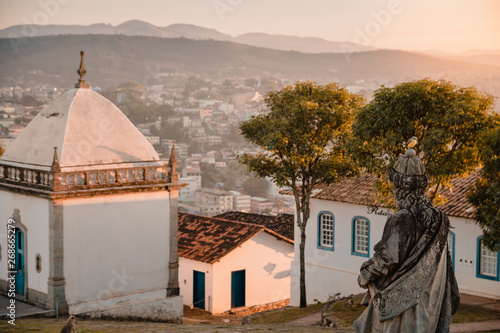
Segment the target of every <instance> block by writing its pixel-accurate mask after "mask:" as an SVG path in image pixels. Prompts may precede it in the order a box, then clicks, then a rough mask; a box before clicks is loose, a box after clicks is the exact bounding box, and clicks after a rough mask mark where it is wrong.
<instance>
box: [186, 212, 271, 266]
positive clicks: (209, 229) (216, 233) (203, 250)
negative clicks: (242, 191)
mask: <svg viewBox="0 0 500 333" xmlns="http://www.w3.org/2000/svg"><path fill="white" fill-rule="evenodd" d="M263 230H264V228H263V227H260V226H257V225H253V224H248V223H239V222H234V221H227V220H223V219H217V218H213V217H208V216H199V215H193V214H188V213H179V246H178V250H179V256H180V257H183V258H187V259H193V260H196V261H202V262H206V263H209V264H212V263H214V262H216V261H218V260H219V259H221V258H222V257H224V256H225V255H226V254H228V253H229V252H231V251H232V250H234V249H235V248H237V247H238V246H239V245H241V244H242V243H244V242H245V241H247V240H248V239H250V238H251V237H252V236H254V235H255V234H257V233H259V232H260V231H263Z"/></svg>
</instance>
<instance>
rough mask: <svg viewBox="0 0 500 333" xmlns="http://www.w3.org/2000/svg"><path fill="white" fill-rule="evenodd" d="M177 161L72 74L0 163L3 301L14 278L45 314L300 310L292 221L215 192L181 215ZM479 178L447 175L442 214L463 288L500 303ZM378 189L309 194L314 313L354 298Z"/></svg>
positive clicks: (354, 183) (173, 315)
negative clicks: (471, 195)
mask: <svg viewBox="0 0 500 333" xmlns="http://www.w3.org/2000/svg"><path fill="white" fill-rule="evenodd" d="M177 158H178V157H177V151H176V146H175V145H172V149H171V153H170V157H169V160H168V161H167V162H166V163H165V162H164V161H162V160H160V158H159V156H158V153H157V152H156V151H155V149H154V148H153V147H152V145H151V144H150V142H148V140H147V139H146V138H145V137H144V136H143V135H142V134H141V132H140V131H139V130H138V129H137V128H136V127H135V126H134V125H133V124H132V123H131V122H130V121H129V120H128V119H127V118H126V117H125V115H124V114H123V113H122V112H121V111H120V110H119V109H118V108H117V107H116V106H115V105H114V104H113V103H111V102H110V101H109V100H107V99H105V98H104V97H103V96H101V95H99V94H98V93H96V92H94V91H93V90H92V89H88V85H86V84H85V81H84V80H83V78H82V77H81V78H80V80H79V83H77V85H76V86H75V89H70V90H68V91H67V92H65V93H64V94H63V95H62V96H60V97H59V98H57V99H55V100H54V101H53V102H51V103H50V104H49V105H48V106H47V107H45V108H44V109H43V110H42V111H41V112H40V113H39V114H38V115H37V116H36V117H35V118H34V119H33V120H32V121H31V122H30V124H29V125H28V126H27V127H26V128H25V129H24V131H23V132H22V133H21V134H20V135H18V136H17V138H16V140H15V141H14V142H12V143H11V144H10V146H9V147H8V148H7V150H6V152H5V153H4V154H3V156H2V157H1V159H0V221H1V222H2V224H1V225H3V226H4V228H5V229H4V232H1V233H0V290H1V291H2V292H3V293H5V294H8V292H9V290H10V288H11V287H12V283H11V282H12V281H14V285H15V293H16V294H17V297H18V298H21V299H23V300H25V301H28V302H31V303H34V304H36V305H38V306H40V307H43V308H46V309H58V310H59V311H61V312H69V313H71V314H80V315H88V316H91V317H99V316H107V317H115V318H142V319H147V320H159V321H171V322H181V321H182V314H183V305H186V306H191V307H197V308H201V309H204V310H207V311H210V312H213V313H223V312H227V311H234V312H237V311H238V309H242V308H247V309H250V311H252V309H253V310H255V311H258V310H261V309H264V308H265V309H269V308H274V307H281V306H284V305H286V304H290V305H298V303H299V283H298V281H299V246H298V245H299V243H300V232H299V230H298V227H297V226H296V225H295V223H294V216H293V214H279V215H275V216H265V215H260V214H253V213H247V212H241V211H240V212H236V211H234V207H235V205H236V206H238V205H242V206H243V205H246V206H245V207H248V198H245V197H243V196H239V195H238V194H237V193H231V194H230V195H229V196H228V195H225V193H215V192H214V191H212V192H210V191H196V192H195V193H194V197H195V201H196V200H199V201H200V202H204V203H205V206H206V207H208V208H210V205H212V203H213V207H214V211H213V212H214V213H213V214H203V213H204V212H197V214H193V213H189V212H185V211H180V210H179V207H180V205H179V199H180V197H181V196H180V192H181V191H183V189H185V188H186V186H187V184H186V183H185V182H184V179H185V178H187V176H188V174H189V173H190V170H189V169H186V171H185V173H186V174H185V175H184V176H186V177H183V175H182V174H179V172H178V171H177V168H178V160H177ZM191 171H192V170H191ZM194 173H196V172H194ZM194 177H195V178H194V182H197V181H199V179H197V178H196V177H197V176H196V175H195V176H194ZM474 177H475V176H474V175H473V176H470V177H468V178H466V179H456V180H455V181H454V182H453V183H452V186H453V187H452V190H451V189H448V190H445V191H444V192H443V195H445V196H446V197H447V198H448V201H447V203H446V204H445V205H443V206H442V207H440V208H441V209H443V210H444V211H445V213H447V214H448V216H449V218H450V221H451V225H452V230H451V232H450V235H449V243H450V251H451V255H452V258H453V265H454V268H455V271H456V275H457V280H458V283H459V288H460V291H461V292H463V293H468V294H473V295H479V296H485V297H490V298H495V299H500V281H499V277H500V272H499V268H500V262H499V260H500V255H499V252H492V251H489V250H488V249H486V248H485V247H484V246H483V245H482V242H481V235H482V232H481V229H480V228H479V227H478V226H477V225H476V223H475V222H474V220H473V219H472V213H471V212H472V209H471V206H470V205H469V204H468V203H467V201H466V197H465V193H466V192H467V188H468V185H470V184H471V183H472V182H473V181H474ZM373 181H374V179H373V178H372V177H370V176H363V177H360V178H357V179H350V180H345V181H343V182H341V183H339V184H335V185H330V186H320V187H318V188H317V189H316V190H315V191H314V195H313V196H312V198H311V214H310V219H309V221H308V223H307V230H306V233H307V242H306V255H305V261H306V262H305V263H306V284H307V302H308V303H309V304H310V303H313V302H314V301H315V300H318V301H326V300H327V299H328V298H329V296H333V295H335V294H337V293H340V294H342V295H349V294H358V293H362V292H363V290H362V289H361V288H359V287H358V286H357V276H358V274H359V267H360V266H361V264H362V263H363V262H364V261H365V260H367V258H369V257H370V256H371V255H372V254H373V247H374V245H375V243H376V242H377V241H378V240H379V239H380V238H381V235H382V231H383V227H384V223H385V221H386V219H387V216H388V215H389V214H391V213H392V211H391V210H389V209H387V208H386V207H380V206H377V205H376V204H375V202H374V200H373V193H374V190H373ZM183 195H184V194H183ZM186 195H188V194H186ZM239 199H241V201H239ZM257 201H258V200H257ZM216 206H217V207H218V208H217V209H216V208H215V207H216ZM242 210H244V209H242ZM202 215H211V216H202ZM11 244H13V246H12V245H11ZM12 247H14V254H15V255H14V257H15V259H10V258H11V256H9V253H11V252H12ZM9 251H10V252H9Z"/></svg>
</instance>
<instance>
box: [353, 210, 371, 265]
mask: <svg viewBox="0 0 500 333" xmlns="http://www.w3.org/2000/svg"><path fill="white" fill-rule="evenodd" d="M351 253H352V254H353V255H357V256H362V257H369V256H370V221H369V220H368V219H367V218H364V217H360V216H356V217H354V218H353V219H352V249H351Z"/></svg>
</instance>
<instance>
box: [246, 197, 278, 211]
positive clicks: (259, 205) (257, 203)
mask: <svg viewBox="0 0 500 333" xmlns="http://www.w3.org/2000/svg"><path fill="white" fill-rule="evenodd" d="M251 200H252V201H251V203H250V209H251V211H252V213H258V214H263V213H266V212H267V213H269V212H271V210H272V209H273V202H272V200H269V199H266V198H259V197H252V199H251Z"/></svg>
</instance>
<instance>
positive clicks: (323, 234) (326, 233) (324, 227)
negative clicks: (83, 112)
mask: <svg viewBox="0 0 500 333" xmlns="http://www.w3.org/2000/svg"><path fill="white" fill-rule="evenodd" d="M334 235H335V223H334V217H333V214H332V213H330V212H320V213H319V214H318V248H319V249H323V250H329V251H333V250H334Z"/></svg>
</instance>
